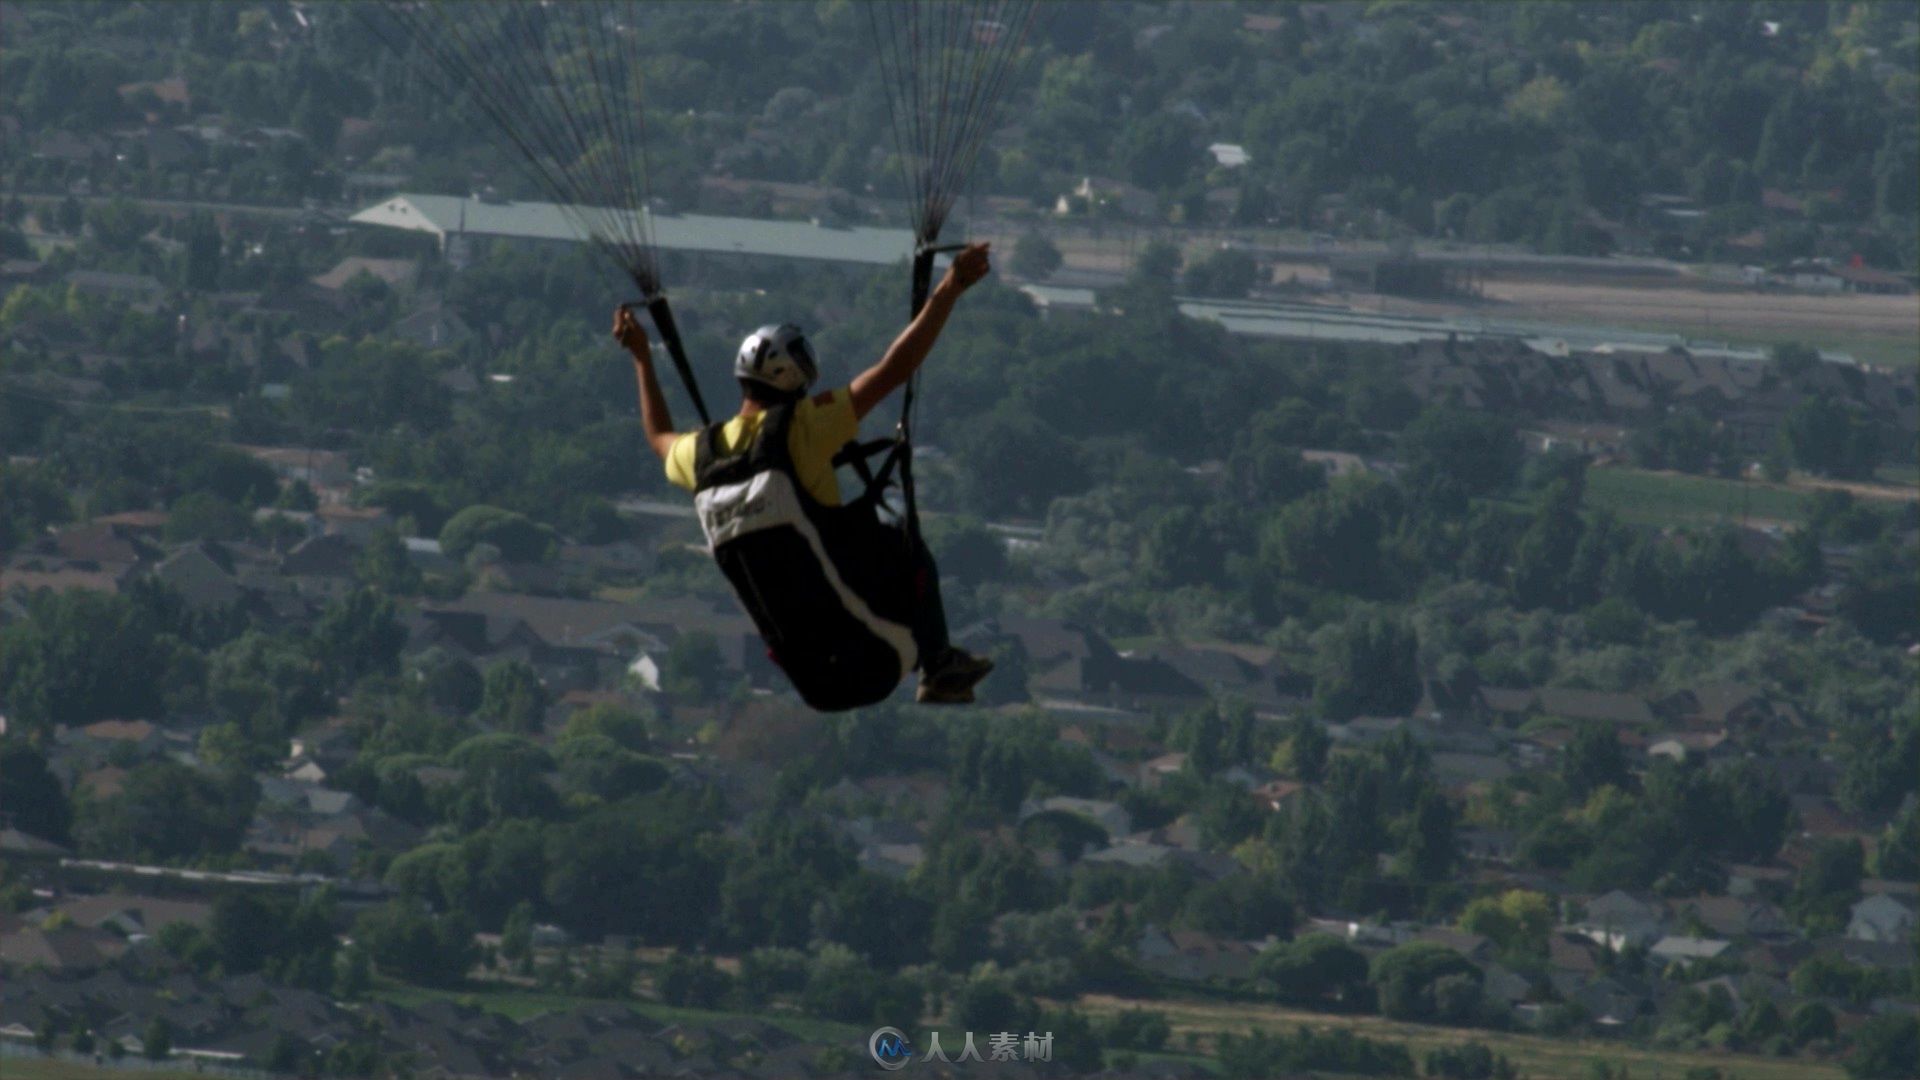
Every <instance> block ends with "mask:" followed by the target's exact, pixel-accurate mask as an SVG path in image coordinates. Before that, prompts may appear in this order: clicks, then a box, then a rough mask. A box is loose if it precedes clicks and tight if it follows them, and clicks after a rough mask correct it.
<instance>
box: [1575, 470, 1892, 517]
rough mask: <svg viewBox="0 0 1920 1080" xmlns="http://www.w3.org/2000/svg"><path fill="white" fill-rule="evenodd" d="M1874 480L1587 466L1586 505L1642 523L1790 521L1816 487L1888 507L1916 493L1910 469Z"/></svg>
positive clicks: (1807, 507)
mask: <svg viewBox="0 0 1920 1080" xmlns="http://www.w3.org/2000/svg"><path fill="white" fill-rule="evenodd" d="M1882 473H1883V475H1881V476H1878V477H1876V480H1877V481H1878V483H1875V484H1853V483H1841V482H1838V481H1827V480H1818V479H1814V478H1811V477H1809V478H1801V477H1798V476H1796V477H1794V478H1793V479H1792V480H1790V481H1788V482H1787V483H1785V484H1775V483H1771V482H1769V481H1766V480H1728V479H1722V478H1720V477H1716V476H1691V475H1687V474H1685V473H1675V472H1655V471H1652V470H1647V469H1631V468H1604V469H1589V470H1588V471H1587V506H1588V508H1589V509H1596V510H1597V509H1607V510H1612V511H1613V512H1614V513H1615V514H1617V515H1619V516H1620V518H1621V520H1623V521H1630V522H1635V523H1638V524H1643V525H1702V524H1712V523H1714V522H1718V521H1733V522H1738V521H1741V520H1745V521H1747V522H1748V523H1749V524H1767V523H1774V524H1780V525H1794V524H1798V523H1800V522H1802V521H1805V520H1806V518H1807V515H1808V514H1809V513H1810V512H1811V501H1812V498H1813V495H1814V493H1815V492H1817V491H1819V490H1821V489H1823V488H1833V489H1839V490H1844V491H1848V492H1851V493H1852V494H1853V495H1854V496H1855V497H1856V498H1860V499H1862V500H1863V501H1864V503H1865V505H1867V506H1871V507H1878V508H1882V509H1885V510H1888V511H1891V510H1894V509H1896V508H1897V507H1899V506H1900V505H1901V504H1903V503H1911V502H1913V501H1915V500H1916V499H1920V487H1916V486H1915V479H1916V475H1915V473H1914V471H1913V470H1902V469H1899V468H1892V469H1886V470H1882Z"/></svg>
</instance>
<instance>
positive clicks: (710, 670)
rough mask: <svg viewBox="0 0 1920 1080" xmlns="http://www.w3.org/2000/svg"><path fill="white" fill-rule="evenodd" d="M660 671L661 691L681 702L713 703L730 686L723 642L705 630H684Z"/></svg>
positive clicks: (668, 653)
mask: <svg viewBox="0 0 1920 1080" xmlns="http://www.w3.org/2000/svg"><path fill="white" fill-rule="evenodd" d="M660 668H661V670H660V688H661V689H662V690H664V691H666V693H667V694H668V695H669V696H671V697H674V698H676V699H678V700H681V701H687V702H702V701H713V700H714V699H716V698H718V697H719V696H720V693H721V691H722V690H723V689H725V687H726V685H727V674H728V673H727V666H726V658H725V657H724V656H722V655H721V653H720V642H719V641H718V640H716V639H715V638H714V636H713V635H712V634H709V633H707V632H706V631H704V630H688V631H684V632H683V633H681V634H680V635H679V636H678V637H676V638H674V639H673V644H671V645H669V646H667V655H666V660H665V662H664V663H663V664H661V665H660Z"/></svg>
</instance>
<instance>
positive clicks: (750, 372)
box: [733, 323, 820, 397]
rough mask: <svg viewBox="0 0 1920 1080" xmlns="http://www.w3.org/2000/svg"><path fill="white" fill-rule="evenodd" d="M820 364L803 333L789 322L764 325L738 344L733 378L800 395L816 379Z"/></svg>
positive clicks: (818, 374) (783, 392)
mask: <svg viewBox="0 0 1920 1080" xmlns="http://www.w3.org/2000/svg"><path fill="white" fill-rule="evenodd" d="M819 376H820V366H819V365H818V364H816V363H814V361H813V350H812V349H811V348H809V347H808V346H807V338H806V335H804V334H802V333H801V332H800V328H799V327H797V326H795V325H793V324H792V323H782V324H781V325H779V326H772V325H769V326H763V327H761V328H760V329H758V330H755V331H754V332H753V333H751V334H748V335H747V340H745V341H743V342H741V343H740V355H739V356H737V357H735V358H734V361H733V377H734V378H736V379H745V380H747V381H749V382H755V383H759V384H760V385H762V386H765V387H768V388H770V389H772V390H775V391H777V392H779V393H781V394H790V395H793V396H796V397H797V396H799V395H801V394H804V393H806V392H807V388H808V387H810V386H812V385H813V380H814V379H816V378H819Z"/></svg>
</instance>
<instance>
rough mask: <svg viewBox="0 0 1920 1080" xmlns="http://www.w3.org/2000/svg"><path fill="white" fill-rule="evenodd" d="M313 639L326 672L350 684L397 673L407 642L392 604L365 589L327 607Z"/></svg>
mask: <svg viewBox="0 0 1920 1080" xmlns="http://www.w3.org/2000/svg"><path fill="white" fill-rule="evenodd" d="M313 636H314V644H315V646H316V647H317V648H318V650H319V653H320V655H321V657H322V658H324V660H325V662H326V663H327V665H328V669H329V670H330V671H332V672H334V673H336V675H337V676H338V677H339V678H340V679H341V681H342V682H343V683H349V684H350V683H352V682H354V681H356V680H358V679H359V678H360V677H361V676H363V675H375V674H388V673H391V672H393V671H394V670H396V669H397V668H398V667H399V662H400V648H401V646H403V645H405V644H406V641H407V631H406V628H405V627H403V626H401V625H400V622H399V620H398V619H396V618H395V617H394V607H393V601H392V600H391V599H389V598H388V597H387V596H385V595H384V594H382V593H380V592H379V591H378V590H375V589H368V588H360V589H356V590H354V591H353V592H352V593H350V594H349V595H348V596H346V597H345V598H344V599H341V600H336V601H334V602H333V603H332V604H330V605H329V606H328V607H327V610H326V612H325V613H324V614H322V615H321V616H320V622H319V624H318V625H316V626H315V627H314V633H313Z"/></svg>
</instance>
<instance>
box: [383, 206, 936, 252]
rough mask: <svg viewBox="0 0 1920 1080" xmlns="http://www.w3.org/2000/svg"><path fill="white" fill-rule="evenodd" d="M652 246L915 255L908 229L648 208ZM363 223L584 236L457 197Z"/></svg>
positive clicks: (556, 221)
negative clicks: (739, 216)
mask: <svg viewBox="0 0 1920 1080" xmlns="http://www.w3.org/2000/svg"><path fill="white" fill-rule="evenodd" d="M645 217H646V224H647V227H648V229H649V230H650V231H651V234H652V237H653V243H654V246H655V247H657V248H660V249H661V250H663V251H690V252H701V253H717V254H733V255H750V256H760V257H769V256H771V257H776V258H787V259H821V260H825V261H827V262H842V263H863V264H866V265H870V266H890V265H892V264H894V263H897V262H900V261H901V260H903V259H905V258H907V257H908V256H909V255H910V254H912V252H913V234H912V233H911V232H909V231H907V230H906V229H878V228H873V227H871V226H866V225H854V226H848V227H844V228H841V227H829V226H823V225H816V224H814V223H812V222H810V221H767V220H761V219H757V218H738V217H714V216H710V215H706V214H663V213H656V212H653V211H646V212H645ZM350 220H352V221H353V222H354V223H356V224H360V225H379V226H384V227H386V228H393V229H407V230H410V231H413V232H425V233H432V234H433V235H435V236H447V235H450V234H455V233H460V232H466V233H468V234H470V235H473V236H500V237H508V238H515V239H523V240H560V241H569V242H579V241H583V240H585V239H586V238H587V237H586V234H585V233H584V232H583V231H582V230H581V228H580V226H579V225H577V224H576V223H575V222H574V221H573V220H572V218H571V217H569V215H568V213H567V211H566V208H564V207H563V206H561V205H560V204H558V203H545V202H498V201H482V200H480V199H471V198H461V197H459V196H456V195H406V194H403V195H396V196H394V197H393V198H391V199H387V200H385V201H383V202H380V203H378V204H376V205H374V206H370V207H368V208H367V209H365V210H362V211H360V212H359V213H357V214H355V215H353V217H352V218H351V219H350Z"/></svg>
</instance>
